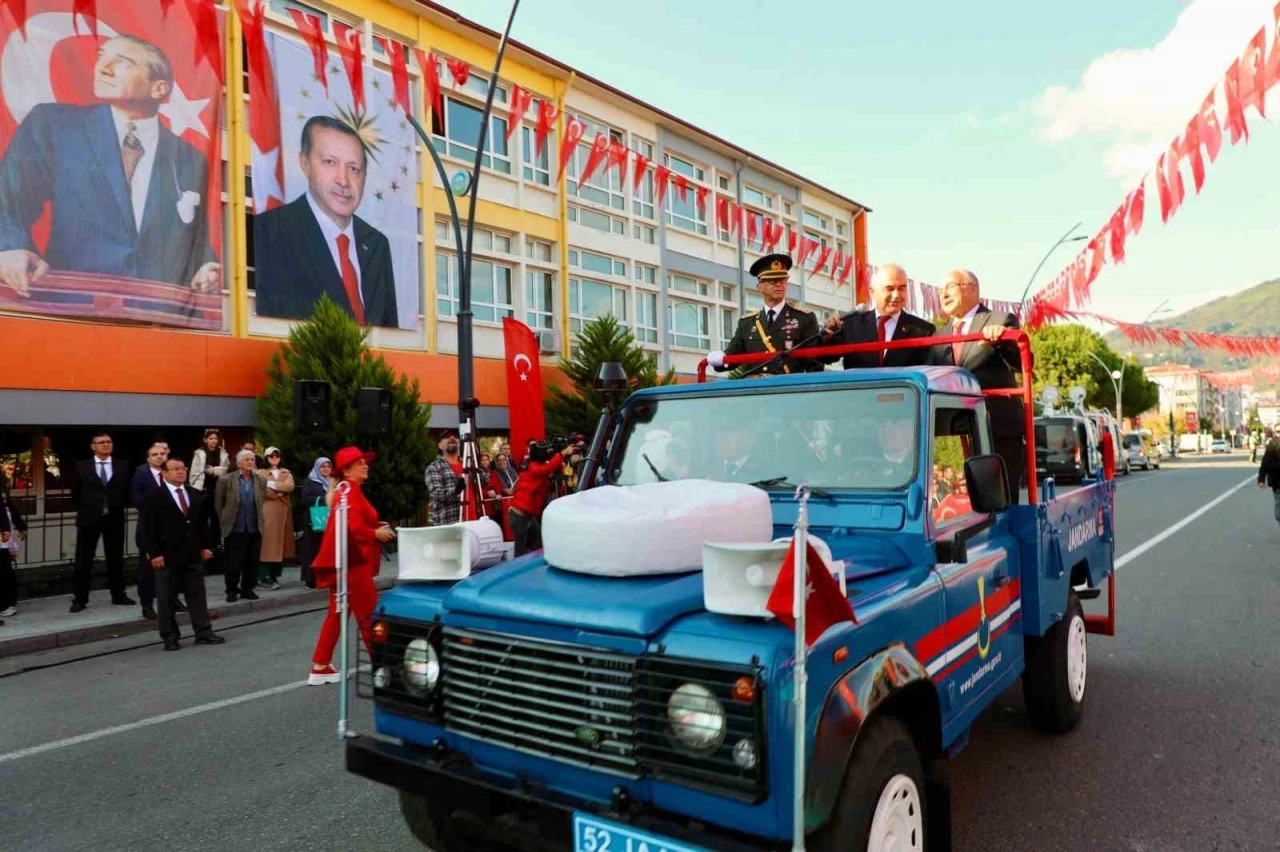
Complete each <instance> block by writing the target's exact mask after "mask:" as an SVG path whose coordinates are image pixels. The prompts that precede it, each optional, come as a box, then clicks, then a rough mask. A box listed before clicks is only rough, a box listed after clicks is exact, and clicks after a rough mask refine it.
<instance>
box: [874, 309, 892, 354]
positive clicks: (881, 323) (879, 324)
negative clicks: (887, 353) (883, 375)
mask: <svg viewBox="0 0 1280 852" xmlns="http://www.w3.org/2000/svg"><path fill="white" fill-rule="evenodd" d="M890 319H892V317H887V316H882V317H877V318H876V340H879V341H880V342H881V343H884V341H885V336H884V329H885V326H887V325H888V324H889V320H890ZM880 366H881V367H883V366H884V350H883V349H881V350H880Z"/></svg>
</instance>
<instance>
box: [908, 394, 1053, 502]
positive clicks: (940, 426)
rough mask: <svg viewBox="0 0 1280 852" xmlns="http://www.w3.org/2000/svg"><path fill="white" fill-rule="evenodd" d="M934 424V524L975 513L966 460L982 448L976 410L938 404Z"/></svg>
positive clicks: (931, 497)
mask: <svg viewBox="0 0 1280 852" xmlns="http://www.w3.org/2000/svg"><path fill="white" fill-rule="evenodd" d="M933 423H934V426H933V434H934V439H933V468H932V470H931V472H930V473H931V475H930V478H929V508H930V511H931V512H932V514H933V522H934V525H935V526H940V525H944V524H949V523H950V522H951V521H952V520H954V519H958V518H964V517H968V516H970V515H971V514H972V512H973V507H972V506H971V505H970V504H969V493H968V489H967V488H966V486H965V479H964V463H965V460H966V459H968V458H969V457H970V456H976V455H978V454H980V453H981V452H982V451H983V450H982V447H981V446H980V444H979V436H978V426H977V417H976V416H975V412H974V410H973V409H969V408H945V407H943V406H939V407H938V408H936V409H935V410H934V413H933ZM1037 428H1038V427H1037ZM1037 437H1039V436H1037Z"/></svg>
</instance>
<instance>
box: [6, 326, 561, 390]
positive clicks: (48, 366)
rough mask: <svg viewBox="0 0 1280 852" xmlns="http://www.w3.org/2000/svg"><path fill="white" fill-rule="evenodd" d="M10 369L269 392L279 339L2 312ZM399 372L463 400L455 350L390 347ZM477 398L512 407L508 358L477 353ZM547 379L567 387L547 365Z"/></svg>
mask: <svg viewBox="0 0 1280 852" xmlns="http://www.w3.org/2000/svg"><path fill="white" fill-rule="evenodd" d="M0 340H3V341H4V342H5V346H4V348H5V370H4V374H3V376H2V377H0V387H5V388H16V389H23V390H60V391H88V392H99V393H154V394H186V395H193V396H240V397H257V396H261V395H262V393H263V391H264V389H265V388H266V383H267V376H266V372H265V370H266V368H267V365H268V364H269V363H270V360H271V353H272V352H274V351H276V348H277V347H278V346H279V344H278V343H276V342H274V341H270V340H254V339H246V338H234V337H227V336H222V335H213V334H206V333H199V332H187V331H174V330H169V329H158V328H130V327H126V326H112V325H87V324H82V323H72V322H58V321H52V320H45V319H25V318H20V317H6V316H0ZM381 354H382V355H384V356H385V357H386V359H387V362H388V363H389V364H390V365H391V366H392V367H393V368H394V369H395V370H397V371H399V372H402V373H404V374H406V375H407V376H409V377H410V378H416V379H418V381H419V382H420V383H421V385H422V401H423V402H430V403H433V404H456V403H457V400H458V364H457V359H456V358H454V357H453V356H450V355H428V354H425V353H420V352H398V351H393V350H382V351H381ZM475 369H476V396H478V397H479V398H480V402H481V404H482V405H485V406H505V405H506V404H507V384H506V374H505V372H504V365H503V362H501V361H498V360H494V359H488V358H477V359H476V362H475ZM542 374H543V380H544V382H546V383H548V384H552V383H555V384H560V385H565V384H567V382H566V380H565V378H564V375H563V374H562V373H561V372H560V370H559V368H557V367H553V366H551V365H548V364H543V366H542Z"/></svg>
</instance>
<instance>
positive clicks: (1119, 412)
mask: <svg viewBox="0 0 1280 852" xmlns="http://www.w3.org/2000/svg"><path fill="white" fill-rule="evenodd" d="M1089 357H1090V358H1092V359H1093V360H1095V361H1097V362H1098V363H1099V364H1101V365H1102V369H1104V370H1106V371H1107V375H1108V376H1110V377H1111V386H1112V387H1113V388H1114V389H1115V393H1116V420H1118V421H1119V422H1120V428H1121V429H1123V428H1124V409H1123V408H1122V407H1121V405H1122V402H1123V400H1122V398H1121V393H1122V392H1123V390H1124V387H1123V386H1122V384H1121V382H1122V380H1123V379H1124V367H1125V364H1124V360H1123V359H1122V360H1121V361H1120V369H1119V370H1112V369H1110V368H1109V367H1108V366H1107V362H1106V361H1103V360H1102V359H1101V358H1099V357H1098V353H1096V352H1090V353H1089Z"/></svg>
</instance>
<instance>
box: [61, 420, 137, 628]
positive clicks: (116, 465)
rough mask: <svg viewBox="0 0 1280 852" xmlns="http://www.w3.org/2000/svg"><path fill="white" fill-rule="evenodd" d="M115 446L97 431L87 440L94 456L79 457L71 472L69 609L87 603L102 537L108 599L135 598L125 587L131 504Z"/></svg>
mask: <svg viewBox="0 0 1280 852" xmlns="http://www.w3.org/2000/svg"><path fill="white" fill-rule="evenodd" d="M114 446H115V445H114V443H113V442H112V440H111V436H110V435H108V434H107V433H106V432H97V433H95V434H94V436H93V440H92V442H91V443H90V447H92V449H93V457H92V458H88V459H85V460H84V461H81V462H77V463H76V469H75V474H74V475H73V476H72V478H71V500H72V502H73V503H74V504H75V507H76V567H75V573H74V574H73V575H72V577H73V582H74V590H75V594H74V597H73V599H72V602H71V611H72V612H80V611H81V610H83V609H84V608H85V607H86V606H88V605H89V576H90V574H91V573H92V571H93V557H94V554H95V553H96V552H97V550H98V539H102V549H103V552H104V556H105V557H106V563H107V582H108V584H109V586H110V588H111V602H112V603H113V604H118V605H120V606H133V605H134V604H136V603H137V601H135V600H134V599H133V598H131V597H129V596H128V595H126V594H125V591H124V529H125V515H124V511H125V507H127V506H128V505H129V474H130V468H129V463H128V462H127V461H125V460H123V459H118V458H115V457H113V456H112V455H111V451H112V449H113V447H114Z"/></svg>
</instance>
